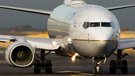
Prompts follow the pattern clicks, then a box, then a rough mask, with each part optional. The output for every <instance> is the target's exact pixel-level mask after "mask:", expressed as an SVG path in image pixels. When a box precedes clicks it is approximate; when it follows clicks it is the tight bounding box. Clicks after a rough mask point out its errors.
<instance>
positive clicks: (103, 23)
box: [101, 22, 111, 27]
mask: <svg viewBox="0 0 135 76" xmlns="http://www.w3.org/2000/svg"><path fill="white" fill-rule="evenodd" d="M101 26H102V27H111V24H110V22H102V23H101Z"/></svg>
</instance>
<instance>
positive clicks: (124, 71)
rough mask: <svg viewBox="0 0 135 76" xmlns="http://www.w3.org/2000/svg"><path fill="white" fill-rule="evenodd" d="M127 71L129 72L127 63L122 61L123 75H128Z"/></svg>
mask: <svg viewBox="0 0 135 76" xmlns="http://www.w3.org/2000/svg"><path fill="white" fill-rule="evenodd" d="M127 71H128V66H127V61H126V60H122V62H121V73H122V74H127Z"/></svg>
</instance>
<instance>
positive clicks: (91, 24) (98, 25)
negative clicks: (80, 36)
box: [90, 22, 100, 27]
mask: <svg viewBox="0 0 135 76" xmlns="http://www.w3.org/2000/svg"><path fill="white" fill-rule="evenodd" d="M90 27H100V23H98V22H96V23H90Z"/></svg>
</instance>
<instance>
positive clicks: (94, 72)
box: [93, 67, 97, 75]
mask: <svg viewBox="0 0 135 76" xmlns="http://www.w3.org/2000/svg"><path fill="white" fill-rule="evenodd" d="M93 74H94V75H96V74H97V68H96V67H94V68H93Z"/></svg>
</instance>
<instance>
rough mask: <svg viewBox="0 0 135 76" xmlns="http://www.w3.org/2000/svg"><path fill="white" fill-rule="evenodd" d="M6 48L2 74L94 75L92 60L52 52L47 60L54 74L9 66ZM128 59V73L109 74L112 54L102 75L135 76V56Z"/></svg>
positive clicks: (0, 55)
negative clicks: (74, 59)
mask: <svg viewBox="0 0 135 76" xmlns="http://www.w3.org/2000/svg"><path fill="white" fill-rule="evenodd" d="M4 51H5V50H4V49H3V50H0V76H93V74H92V72H93V67H94V66H95V64H94V63H93V61H92V60H76V62H74V63H73V62H72V61H71V58H68V57H60V56H57V55H55V53H51V54H49V55H47V56H46V59H47V60H52V65H53V66H52V69H53V72H52V74H46V73H45V71H44V70H41V74H34V68H33V67H30V68H16V67H11V66H9V65H8V64H7V63H6V61H5V57H4ZM124 59H125V60H127V61H128V74H121V71H120V70H117V73H116V74H109V64H110V60H116V56H114V55H112V56H110V57H109V58H108V59H107V62H106V64H105V65H102V69H103V74H102V75H101V76H108V75H109V76H118V75H119V76H135V56H132V58H130V57H125V58H124ZM97 76H98V75H97Z"/></svg>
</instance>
